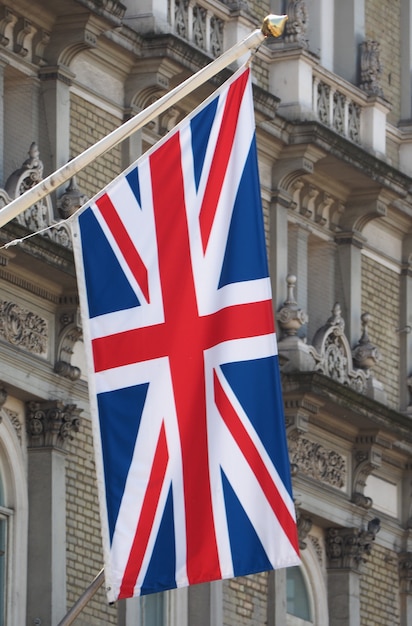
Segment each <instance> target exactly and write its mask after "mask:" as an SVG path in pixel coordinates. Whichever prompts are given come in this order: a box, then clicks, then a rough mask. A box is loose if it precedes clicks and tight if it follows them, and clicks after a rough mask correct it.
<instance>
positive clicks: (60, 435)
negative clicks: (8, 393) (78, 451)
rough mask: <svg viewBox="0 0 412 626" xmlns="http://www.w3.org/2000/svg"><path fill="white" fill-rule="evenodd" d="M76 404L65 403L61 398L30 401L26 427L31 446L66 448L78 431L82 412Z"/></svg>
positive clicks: (27, 409) (27, 407) (27, 408)
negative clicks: (46, 400)
mask: <svg viewBox="0 0 412 626" xmlns="http://www.w3.org/2000/svg"><path fill="white" fill-rule="evenodd" d="M81 412H82V409H78V408H77V407H76V405H75V404H64V403H63V402H60V401H59V400H51V401H48V402H28V403H27V406H26V427H27V434H28V436H29V447H31V448H44V447H52V448H58V449H60V450H64V448H65V446H66V443H67V441H69V440H72V439H73V436H72V434H73V433H74V432H78V430H79V426H80V413H81Z"/></svg>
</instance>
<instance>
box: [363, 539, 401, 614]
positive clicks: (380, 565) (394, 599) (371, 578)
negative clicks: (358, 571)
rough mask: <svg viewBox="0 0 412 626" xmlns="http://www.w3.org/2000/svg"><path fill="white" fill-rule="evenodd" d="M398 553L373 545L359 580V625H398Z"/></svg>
mask: <svg viewBox="0 0 412 626" xmlns="http://www.w3.org/2000/svg"><path fill="white" fill-rule="evenodd" d="M398 589H399V579H398V560H397V555H396V554H395V553H393V552H390V551H389V550H386V549H385V548H382V547H381V546H377V545H375V546H373V549H372V553H371V555H370V556H369V557H368V561H367V563H365V564H364V565H363V570H362V576H361V580H360V606H361V608H360V613H361V622H360V623H361V626H371V625H372V624H373V626H389V625H390V626H399V624H400V617H399V597H398Z"/></svg>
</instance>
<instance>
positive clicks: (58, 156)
mask: <svg viewBox="0 0 412 626" xmlns="http://www.w3.org/2000/svg"><path fill="white" fill-rule="evenodd" d="M39 77H40V80H41V84H42V87H41V91H42V96H43V102H44V106H45V109H46V116H47V120H48V127H47V129H48V134H49V140H50V155H51V160H52V163H51V169H52V171H54V170H56V169H58V168H59V167H61V166H62V165H64V164H65V163H67V161H68V160H69V159H70V158H71V156H73V155H71V154H70V152H69V150H70V148H69V142H70V86H71V84H72V80H73V78H74V74H73V73H72V72H71V71H70V70H69V69H67V68H66V67H63V66H56V67H44V68H42V69H41V70H40V72H39Z"/></svg>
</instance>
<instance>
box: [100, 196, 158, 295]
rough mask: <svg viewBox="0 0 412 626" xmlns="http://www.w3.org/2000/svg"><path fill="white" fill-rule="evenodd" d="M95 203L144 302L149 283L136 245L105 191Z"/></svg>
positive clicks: (147, 293)
mask: <svg viewBox="0 0 412 626" xmlns="http://www.w3.org/2000/svg"><path fill="white" fill-rule="evenodd" d="M96 204H97V206H98V208H99V210H100V213H101V214H102V216H103V218H104V220H105V222H106V224H107V225H108V227H109V228H110V231H111V233H112V235H113V237H114V238H115V240H116V243H117V245H118V246H119V248H120V250H121V253H122V254H123V256H124V259H125V261H126V263H127V264H128V266H129V268H130V270H131V272H132V274H133V276H134V277H135V279H136V281H137V282H138V284H139V286H140V289H141V290H142V292H143V295H144V297H145V298H146V302H150V300H149V283H148V277H147V269H146V266H145V264H144V263H143V261H142V259H141V256H140V254H139V253H138V251H137V250H136V247H135V245H134V243H133V241H132V240H131V238H130V237H129V233H128V232H127V230H126V228H125V227H124V224H123V222H122V221H121V219H120V217H119V215H118V213H117V211H116V209H115V207H114V206H113V203H112V201H111V200H110V198H109V196H108V195H107V194H106V193H105V194H103V195H102V196H101V197H100V198H99V199H98V200H96Z"/></svg>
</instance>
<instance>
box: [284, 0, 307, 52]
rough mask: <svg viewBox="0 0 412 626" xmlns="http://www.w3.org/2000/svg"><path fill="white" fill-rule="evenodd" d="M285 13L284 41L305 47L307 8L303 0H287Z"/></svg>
mask: <svg viewBox="0 0 412 626" xmlns="http://www.w3.org/2000/svg"><path fill="white" fill-rule="evenodd" d="M285 13H286V14H287V16H288V21H287V22H286V24H285V41H287V42H288V43H297V44H299V45H300V46H302V47H304V48H307V47H308V40H307V36H306V33H307V28H308V10H307V7H306V2H305V0H288V1H287V3H286V11H285Z"/></svg>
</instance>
